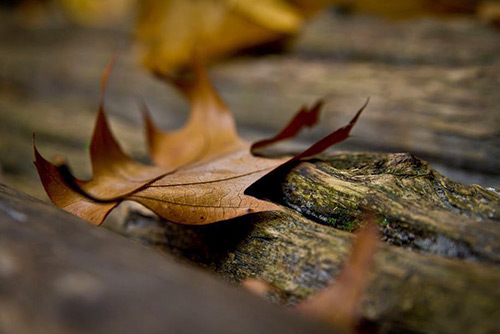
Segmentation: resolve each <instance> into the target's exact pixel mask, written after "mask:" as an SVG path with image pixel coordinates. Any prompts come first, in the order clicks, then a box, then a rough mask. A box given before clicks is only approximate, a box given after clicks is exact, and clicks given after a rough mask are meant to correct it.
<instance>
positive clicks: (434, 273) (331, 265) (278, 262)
mask: <svg viewBox="0 0 500 334" xmlns="http://www.w3.org/2000/svg"><path fill="white" fill-rule="evenodd" d="M259 188H260V189H259ZM251 192H253V193H255V194H257V193H260V195H261V196H262V195H265V196H267V197H268V198H269V197H270V198H272V199H273V200H274V201H276V202H278V203H281V204H283V205H285V206H288V207H289V208H290V210H289V212H288V213H287V214H274V213H270V214H262V215H255V216H250V217H247V218H241V219H236V220H232V221H228V222H225V223H220V224H215V225H213V226H205V227H186V226H179V225H175V224H172V223H168V222H165V221H162V220H159V219H157V218H156V217H154V216H148V215H145V214H144V213H141V211H138V210H137V209H134V207H132V208H131V209H129V212H128V215H126V217H125V219H124V220H123V221H122V223H115V224H110V225H109V226H108V227H110V228H113V229H115V230H117V231H121V233H123V234H125V235H128V236H131V237H133V238H135V239H137V240H140V241H142V242H144V243H146V244H148V245H151V246H154V247H158V248H160V249H162V250H164V251H166V252H168V253H172V254H175V255H176V256H178V257H179V258H181V259H184V260H189V261H191V262H194V263H197V264H200V265H202V266H206V267H209V268H210V269H212V270H214V271H215V272H217V273H219V274H220V275H222V276H223V277H225V278H226V279H228V280H230V281H241V280H243V279H246V278H252V277H256V278H260V279H263V280H265V281H268V282H270V283H271V284H272V285H273V286H274V287H275V288H276V291H275V292H274V293H273V294H272V295H271V296H270V297H269V298H270V300H272V301H273V302H276V303H283V304H286V305H290V304H294V303H296V302H297V301H298V300H301V299H303V298H306V297H308V296H311V295H312V294H314V293H315V292H316V291H318V289H320V288H322V287H324V286H325V284H327V282H329V281H330V280H331V279H332V278H334V277H336V275H337V274H338V272H339V269H340V268H341V266H342V263H343V261H344V259H345V257H346V255H347V254H348V253H349V247H350V242H351V236H352V234H351V233H350V232H352V231H354V230H356V229H357V228H358V227H359V226H360V225H362V224H363V221H362V219H361V215H362V213H363V211H365V210H370V211H373V212H374V213H375V214H376V217H377V218H376V220H377V222H378V224H379V229H380V231H381V234H382V239H383V240H385V241H386V246H384V247H382V249H381V250H380V251H379V253H378V254H377V256H376V266H375V269H374V271H373V275H372V278H371V285H370V287H369V289H368V292H367V293H366V296H365V298H364V301H363V305H362V315H363V319H364V324H365V325H367V324H370V326H372V327H373V326H375V327H377V328H378V329H379V330H380V331H381V332H383V333H392V332H396V331H402V332H415V333H416V332H432V333H458V332H467V333H490V332H493V331H495V330H496V328H498V326H499V325H500V318H499V317H498V315H499V313H498V312H499V311H498V303H499V301H500V284H499V283H500V269H499V265H500V261H499V257H498V253H499V249H500V237H499V236H500V224H499V220H500V216H499V213H500V195H499V194H498V193H496V192H494V191H489V190H486V189H484V188H482V187H480V186H464V185H462V184H459V183H456V182H454V181H452V180H450V179H448V178H446V177H444V176H443V175H441V174H439V173H437V172H436V171H434V170H432V169H431V168H430V167H429V165H428V164H427V163H425V162H424V161H422V160H419V159H417V158H415V157H414V156H412V155H410V154H368V153H359V154H352V153H351V154H339V155H336V156H330V157H323V159H321V160H316V161H314V162H303V163H301V164H299V165H298V166H296V167H295V168H294V170H292V172H291V173H289V174H287V175H284V176H283V178H281V179H280V178H278V177H277V176H276V175H275V176H274V177H273V179H267V180H264V181H263V182H262V184H260V185H257V187H256V188H255V189H251ZM297 211H298V212H301V213H302V215H301V214H298V213H297ZM306 217H307V218H306ZM308 218H309V219H308Z"/></svg>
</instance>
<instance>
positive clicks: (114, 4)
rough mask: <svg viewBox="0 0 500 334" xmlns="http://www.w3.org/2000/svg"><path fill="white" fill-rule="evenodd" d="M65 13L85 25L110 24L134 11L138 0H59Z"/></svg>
mask: <svg viewBox="0 0 500 334" xmlns="http://www.w3.org/2000/svg"><path fill="white" fill-rule="evenodd" d="M57 2H59V4H60V5H61V7H62V8H63V10H64V11H65V13H66V14H67V15H68V16H69V17H70V18H71V19H72V20H73V21H75V22H77V23H80V24H83V25H97V26H99V25H110V24H113V23H116V22H119V21H121V20H122V19H123V18H124V17H126V16H127V15H128V14H130V13H131V12H132V9H133V8H134V5H135V3H136V2H137V0H57Z"/></svg>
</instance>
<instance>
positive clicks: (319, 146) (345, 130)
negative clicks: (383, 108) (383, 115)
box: [290, 98, 370, 162]
mask: <svg viewBox="0 0 500 334" xmlns="http://www.w3.org/2000/svg"><path fill="white" fill-rule="evenodd" d="M369 101H370V99H369V98H368V99H367V100H366V102H365V103H364V104H363V106H362V107H361V108H360V109H359V110H358V112H357V113H356V115H354V117H353V118H352V119H351V121H350V122H349V124H347V125H345V126H343V127H341V128H339V129H337V130H335V131H334V132H332V133H330V134H329V135H328V136H326V137H324V138H323V139H321V140H320V141H318V142H316V143H315V144H313V145H312V146H310V147H309V148H308V149H306V150H305V151H303V152H302V153H300V154H298V155H296V156H295V157H293V158H292V159H290V162H291V161H296V160H300V159H303V158H309V157H312V156H314V155H317V154H320V153H322V152H323V151H325V150H326V149H327V148H329V147H330V146H332V145H335V144H338V143H340V142H343V141H344V140H346V139H347V138H349V135H350V133H351V130H352V128H353V127H354V125H356V122H357V121H358V119H359V116H360V115H361V113H362V112H363V110H365V108H366V107H367V106H368V102H369Z"/></svg>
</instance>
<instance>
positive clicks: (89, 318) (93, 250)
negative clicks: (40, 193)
mask: <svg viewBox="0 0 500 334" xmlns="http://www.w3.org/2000/svg"><path fill="white" fill-rule="evenodd" d="M332 331H333V332H335V329H333V328H326V327H323V326H322V325H321V324H317V323H314V322H312V321H309V320H307V319H305V318H302V317H301V316H300V315H297V314H290V313H288V314H287V312H285V311H283V310H279V309H278V308H276V307H273V306H271V305H268V304H266V303H264V302H263V301H261V300H259V299H258V298H257V297H255V296H252V295H251V294H250V293H248V292H246V291H242V290H241V289H237V288H235V287H230V286H227V285H224V284H223V283H221V282H220V281H218V280H216V279H214V278H213V277H210V276H209V275H208V274H206V273H203V272H201V271H199V270H194V269H193V268H189V267H187V266H185V265H181V264H179V263H178V262H175V261H173V260H172V258H171V257H169V256H161V255H160V254H158V253H156V252H153V251H151V250H148V249H146V248H144V247H142V246H140V245H138V244H135V243H133V242H131V241H130V240H126V239H124V238H122V237H120V236H118V235H116V234H113V233H111V232H109V231H106V230H105V229H97V228H94V227H92V226H90V225H89V224H88V223H86V222H84V221H82V220H80V219H77V218H76V217H73V216H71V215H68V214H66V213H64V212H62V211H60V210H58V209H56V208H54V207H52V206H50V205H48V204H45V203H42V202H40V201H38V200H34V199H33V198H30V197H27V196H25V195H22V194H21V193H18V192H16V191H13V190H11V189H9V188H6V187H4V186H1V185H0V332H1V333H16V334H24V333H52V334H58V333H61V334H63V333H64V334H68V333H131V334H137V333H214V334H215V333H331V332H332Z"/></svg>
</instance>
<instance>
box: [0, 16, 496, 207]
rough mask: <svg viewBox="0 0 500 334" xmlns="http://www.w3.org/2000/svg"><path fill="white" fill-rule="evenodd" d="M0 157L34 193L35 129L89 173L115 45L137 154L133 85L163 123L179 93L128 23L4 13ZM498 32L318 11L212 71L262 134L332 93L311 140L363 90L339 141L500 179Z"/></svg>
mask: <svg viewBox="0 0 500 334" xmlns="http://www.w3.org/2000/svg"><path fill="white" fill-rule="evenodd" d="M2 14H3V16H2V17H1V18H0V41H1V49H0V157H1V158H0V163H1V165H2V169H3V182H4V183H7V184H9V185H12V186H13V187H16V188H19V189H23V190H25V191H26V192H28V193H30V194H33V195H36V196H37V197H43V189H42V187H41V186H40V185H39V182H38V178H37V175H36V173H35V170H34V168H33V166H32V164H31V161H32V157H33V156H32V151H31V133H32V132H33V131H34V132H36V133H37V138H38V141H39V144H40V148H41V149H42V150H43V152H45V153H46V154H48V155H49V157H50V155H53V154H57V153H58V154H64V155H67V156H68V157H69V159H70V161H71V162H72V165H73V166H74V169H75V171H76V172H77V173H78V174H79V175H83V176H85V175H88V171H89V167H88V156H87V153H86V151H85V148H86V146H87V145H88V141H89V138H90V135H91V131H92V126H93V121H94V117H95V113H96V109H97V108H96V106H97V100H98V93H99V78H100V74H101V72H102V70H103V68H104V66H105V64H106V62H107V60H108V59H109V57H110V55H112V54H113V52H114V51H115V50H116V48H117V47H120V48H121V52H120V53H121V56H120V59H119V61H118V64H117V67H116V69H115V71H114V73H113V75H112V77H111V82H110V84H111V86H110V87H109V90H108V92H109V94H108V98H107V102H106V105H107V107H108V112H109V114H110V118H111V122H112V125H113V129H114V130H115V132H116V134H117V137H118V138H119V140H120V142H121V143H123V144H124V147H125V149H126V150H127V152H130V153H132V155H134V156H145V153H144V145H143V143H144V136H143V134H142V133H141V132H140V131H138V129H139V128H140V123H141V122H140V116H139V112H138V108H137V103H136V96H138V95H139V96H143V97H144V98H145V100H146V101H147V102H148V104H149V105H150V107H151V109H152V113H153V115H154V117H155V119H156V120H157V121H158V123H159V125H160V126H161V127H162V128H164V129H169V128H170V129H171V128H174V127H176V126H179V125H181V124H182V121H183V120H184V118H185V116H186V114H187V113H186V106H185V104H183V102H182V99H181V98H180V97H179V96H178V95H177V93H176V92H174V91H173V90H169V89H168V88H165V85H163V84H162V83H159V82H157V81H155V80H154V79H153V78H152V77H151V76H149V75H148V74H147V73H146V72H145V70H141V68H140V67H139V66H137V59H136V57H135V54H134V53H133V52H130V49H131V47H130V44H131V43H130V37H129V35H128V34H127V32H125V31H114V30H112V29H108V30H92V29H81V28H76V27H67V26H58V25H57V24H56V23H55V24H53V25H52V26H49V27H41V28H40V27H39V28H38V29H29V28H23V27H19V26H16V24H15V23H14V22H13V20H12V17H11V15H9V14H5V13H0V15H2ZM499 64H500V34H499V33H498V31H495V30H493V29H490V28H488V27H485V26H483V25H481V24H480V23H478V22H475V21H473V20H467V19H459V20H446V21H444V20H443V21H440V20H436V19H425V20H409V21H397V22H394V21H387V20H384V19H376V18H373V17H367V16H339V15H331V14H329V13H325V14H323V15H322V16H320V17H318V18H317V20H315V21H313V22H311V24H310V25H309V26H308V27H307V29H306V30H305V31H304V33H303V34H301V36H299V38H298V39H297V43H296V44H295V45H294V46H293V47H292V48H291V51H290V53H288V54H285V55H280V56H268V57H262V58H246V59H241V60H238V61H232V62H227V63H223V64H220V65H218V66H216V67H214V68H213V69H211V73H212V74H213V78H214V79H215V83H216V85H217V87H218V88H219V89H220V91H221V94H222V96H223V97H224V98H226V99H227V100H228V101H229V105H230V106H231V108H232V110H233V111H234V113H235V114H236V118H237V121H238V125H239V126H240V127H241V129H242V131H243V132H244V133H243V134H244V135H245V136H247V137H248V138H251V139H257V138H259V139H260V138H263V137H266V136H267V135H269V134H271V133H273V132H275V131H276V130H277V129H279V128H280V127H281V126H283V125H284V124H285V123H286V121H287V120H288V119H289V118H290V116H291V115H292V114H293V113H294V112H295V111H296V110H297V109H298V108H299V107H300V106H301V105H302V104H304V103H311V102H312V101H314V100H315V99H317V98H319V97H321V96H324V95H330V96H331V97H332V99H331V101H332V102H331V103H329V104H327V106H326V110H325V113H324V116H323V117H322V119H323V121H322V125H321V126H320V128H319V129H318V130H317V131H316V132H312V133H310V134H308V135H306V136H305V137H303V139H306V140H307V141H312V140H316V139H318V138H320V137H321V135H322V134H324V133H326V132H328V131H329V130H331V129H332V128H335V127H337V126H338V125H340V124H343V123H344V122H345V121H346V120H348V119H350V118H351V117H352V113H353V112H354V111H355V110H356V109H357V108H358V107H359V106H360V105H361V104H362V103H363V102H364V101H365V99H366V97H368V96H370V97H371V102H370V105H369V107H368V108H367V110H366V113H365V114H364V115H363V117H362V118H361V119H360V122H359V124H358V125H357V126H356V129H355V131H354V133H353V134H354V137H353V138H351V139H350V140H349V141H348V142H346V143H345V145H343V146H342V148H343V149H356V150H363V151H372V150H377V151H385V152H412V153H415V154H417V155H418V156H419V157H422V158H424V159H426V160H427V161H430V162H431V163H433V166H435V167H436V168H438V170H440V171H444V172H445V173H446V175H448V176H450V177H452V178H453V179H455V180H457V181H461V182H464V183H467V184H470V183H478V184H482V185H485V186H497V187H500V145H499V141H498V134H499V133H500V108H499V107H498V106H499V105H500V95H499V94H497V88H498V87H499V86H500V82H499V78H500V73H499V68H500V67H499V66H498V65H499Z"/></svg>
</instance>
